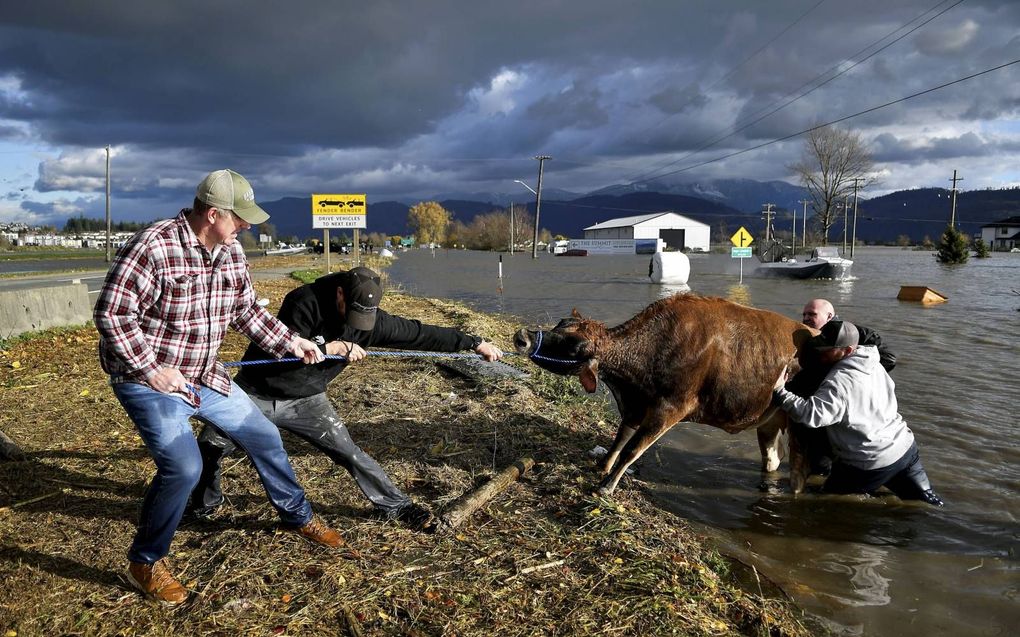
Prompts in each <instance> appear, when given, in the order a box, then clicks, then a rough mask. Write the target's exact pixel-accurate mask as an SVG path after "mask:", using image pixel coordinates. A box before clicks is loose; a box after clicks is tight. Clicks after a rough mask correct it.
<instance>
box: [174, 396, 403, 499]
mask: <svg viewBox="0 0 1020 637" xmlns="http://www.w3.org/2000/svg"><path fill="white" fill-rule="evenodd" d="M250 396H251V400H252V402H253V403H255V406H256V407H258V409H259V410H261V412H262V414H263V415H264V416H265V417H266V418H268V419H269V420H270V421H271V422H272V423H273V424H275V425H276V426H277V427H279V428H280V429H285V430H287V431H289V432H291V433H293V434H295V435H297V436H299V437H301V438H303V439H304V440H306V441H307V442H308V443H309V444H311V445H312V446H313V447H315V448H316V449H318V450H319V451H321V452H323V453H325V454H326V455H327V456H329V457H330V459H332V460H333V462H335V463H336V464H338V465H340V466H341V467H343V468H344V469H346V470H347V471H348V472H349V473H350V474H351V476H352V477H353V478H354V481H355V483H356V484H357V485H358V488H359V489H361V491H362V493H364V494H365V497H367V498H368V499H369V501H370V502H372V504H374V505H375V506H376V508H377V509H379V510H380V511H381V512H383V513H391V512H395V511H396V510H397V509H399V508H400V507H402V506H405V505H407V504H410V502H411V500H410V498H408V497H407V496H406V495H405V494H404V493H403V492H401V491H400V489H398V488H397V487H396V485H394V484H393V482H392V481H391V480H390V478H389V476H387V475H386V472H385V471H383V468H382V467H380V466H379V463H378V462H376V461H375V460H374V459H373V458H372V457H371V456H369V455H368V454H367V453H365V452H364V451H362V449H361V448H360V447H358V445H356V444H355V443H354V441H353V440H352V439H351V435H350V433H349V432H348V431H347V427H346V426H344V424H343V421H341V420H340V416H339V415H337V413H336V410H334V409H333V406H332V405H331V404H330V402H329V399H328V398H327V397H326V394H324V393H323V394H315V395H313V396H308V397H305V398H296V399H293V400H271V399H268V398H264V397H261V396H258V395H256V394H250ZM224 433H226V432H223V431H220V430H218V429H217V428H216V427H215V426H206V427H205V428H203V429H202V432H201V433H200V434H199V436H198V446H199V448H200V449H201V452H202V462H203V469H202V475H201V477H200V479H199V481H198V485H197V486H196V487H195V490H194V492H193V493H192V496H191V506H192V507H194V508H199V507H216V506H218V505H220V504H221V503H222V502H223V492H222V489H221V485H220V474H221V471H222V462H223V459H224V458H225V457H226V456H227V455H228V454H229V453H230V452H231V451H233V450H234V447H235V444H234V441H233V440H232V439H231V437H230V436H229V435H224Z"/></svg>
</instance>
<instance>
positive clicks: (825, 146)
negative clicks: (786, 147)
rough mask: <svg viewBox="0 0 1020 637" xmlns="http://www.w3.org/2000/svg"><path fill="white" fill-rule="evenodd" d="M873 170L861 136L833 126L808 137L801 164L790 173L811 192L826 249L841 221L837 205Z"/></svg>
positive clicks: (796, 165) (812, 132) (809, 134)
mask: <svg viewBox="0 0 1020 637" xmlns="http://www.w3.org/2000/svg"><path fill="white" fill-rule="evenodd" d="M871 167H872V161H871V153H870V152H868V149H867V148H866V147H865V145H864V142H863V141H862V140H861V136H860V133H857V132H855V131H848V130H841V129H838V128H834V127H832V126H825V127H823V128H816V129H815V130H812V131H811V132H810V133H808V136H807V139H805V140H804V152H803V155H802V157H801V160H800V161H799V162H797V163H796V164H793V165H791V166H790V169H791V170H792V171H794V172H795V173H796V174H797V175H798V176H799V177H800V181H801V183H802V184H803V185H804V188H806V189H807V191H808V196H809V197H810V199H811V209H812V210H813V211H814V213H815V214H814V218H815V222H816V223H817V224H818V225H819V226H820V227H821V231H822V243H823V245H828V244H829V230H830V229H831V228H832V226H833V224H835V223H836V221H837V220H838V218H839V215H838V214H837V210H838V207H837V204H842V203H843V202H844V200H845V198H846V197H848V196H852V193H853V184H854V179H855V178H859V179H864V177H865V175H866V174H867V173H869V172H870V171H871Z"/></svg>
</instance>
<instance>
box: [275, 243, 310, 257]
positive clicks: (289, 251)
mask: <svg viewBox="0 0 1020 637" xmlns="http://www.w3.org/2000/svg"><path fill="white" fill-rule="evenodd" d="M304 252H308V248H307V247H306V246H296V247H293V248H277V249H274V250H266V256H267V257H277V256H281V255H287V254H302V253H304Z"/></svg>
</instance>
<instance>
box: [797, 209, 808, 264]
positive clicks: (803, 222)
mask: <svg viewBox="0 0 1020 637" xmlns="http://www.w3.org/2000/svg"><path fill="white" fill-rule="evenodd" d="M797 203H799V204H803V206H804V218H803V219H802V220H801V228H800V229H801V233H800V234H801V235H802V236H801V239H800V240H801V244H802V245H801V247H802V248H804V252H805V253H806V252H807V205H808V200H807V199H800V200H798V201H797Z"/></svg>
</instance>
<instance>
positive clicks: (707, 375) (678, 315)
mask: <svg viewBox="0 0 1020 637" xmlns="http://www.w3.org/2000/svg"><path fill="white" fill-rule="evenodd" d="M816 333H817V330H812V329H811V328H809V327H807V326H806V325H804V324H803V323H798V322H797V321H794V320H792V319H788V318H786V317H784V316H781V315H779V314H776V313H775V312H769V311H767V310H758V309H754V308H750V307H746V306H744V305H738V304H736V303H731V302H730V301H727V300H725V299H721V298H714V297H702V296H698V295H692V294H677V295H675V296H671V297H669V298H666V299H662V300H660V301H657V302H655V303H652V304H651V305H649V306H648V307H647V308H645V309H644V310H642V311H641V312H640V313H638V314H637V315H636V316H634V318H632V319H630V320H629V321H627V322H626V323H623V324H622V325H619V326H617V327H614V328H609V329H607V328H606V326H605V324H604V323H601V322H599V321H595V320H592V319H588V318H584V317H582V316H581V315H580V314H579V313H578V312H577V310H576V309H575V310H574V312H573V317H572V318H565V319H563V320H561V321H560V322H559V324H558V325H556V327H555V328H553V329H552V330H551V331H541V330H528V329H521V330H520V331H518V332H517V334H516V335H515V337H514V345H515V346H516V348H517V351H518V353H520V354H526V355H528V356H529V357H530V358H531V359H532V361H534V362H535V363H536V364H537V365H539V366H540V367H542V368H544V369H547V370H549V371H551V372H554V373H557V374H562V375H575V374H576V375H577V376H578V377H579V379H580V381H581V385H582V386H583V387H584V388H585V390H587V391H588V392H593V391H595V386H596V383H597V379H598V378H601V379H602V381H603V382H604V383H605V384H606V386H607V387H608V388H609V390H610V391H611V392H612V393H613V396H614V397H615V398H616V404H617V406H618V407H619V409H620V429H619V431H618V432H617V434H616V440H615V442H614V443H613V447H612V449H610V451H609V453H608V455H607V456H606V458H605V461H604V464H603V466H602V474H603V475H604V476H605V478H604V479H603V480H602V483H601V484H600V485H599V493H601V494H603V495H609V494H611V493H612V492H613V490H614V489H616V485H617V484H618V483H619V481H620V478H621V477H622V476H623V473H624V471H626V470H627V468H628V467H629V466H630V465H631V464H632V463H633V462H634V461H635V460H637V459H638V458H639V457H641V454H642V453H644V451H645V449H647V448H648V447H649V446H650V445H651V444H652V443H654V442H655V441H656V440H658V438H659V437H660V436H661V435H662V434H664V433H666V431H668V430H669V429H670V428H671V427H672V426H673V425H675V424H676V423H678V422H680V421H683V420H688V421H693V422H700V423H703V424H706V425H711V426H713V427H719V428H720V429H723V430H725V431H728V432H730V433H737V432H738V431H743V430H745V429H749V428H752V427H757V428H758V442H759V445H760V447H761V451H762V470H763V471H769V472H771V471H775V470H776V469H778V468H779V462H780V460H781V457H780V453H779V448H778V447H779V444H778V443H779V436H780V434H781V433H782V431H783V430H784V429H785V426H786V418H785V414H783V412H782V410H779V409H777V408H771V409H770V408H769V404H770V402H771V399H772V387H773V385H774V384H775V381H776V379H777V378H778V376H779V374H780V373H781V372H782V369H783V366H784V365H787V364H788V363H791V361H793V362H795V359H794V356H795V354H796V352H797V350H798V347H799V346H800V344H801V343H803V342H804V341H806V340H807V339H808V338H810V337H811V336H812V335H813V334H816ZM635 434H637V435H635ZM621 452H622V456H621ZM791 467H792V471H791V475H792V476H793V477H792V478H791V481H792V482H793V487H794V490H795V491H800V489H801V488H802V486H803V479H804V462H803V459H802V458H801V457H799V452H798V450H797V449H796V448H795V447H793V446H791Z"/></svg>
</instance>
